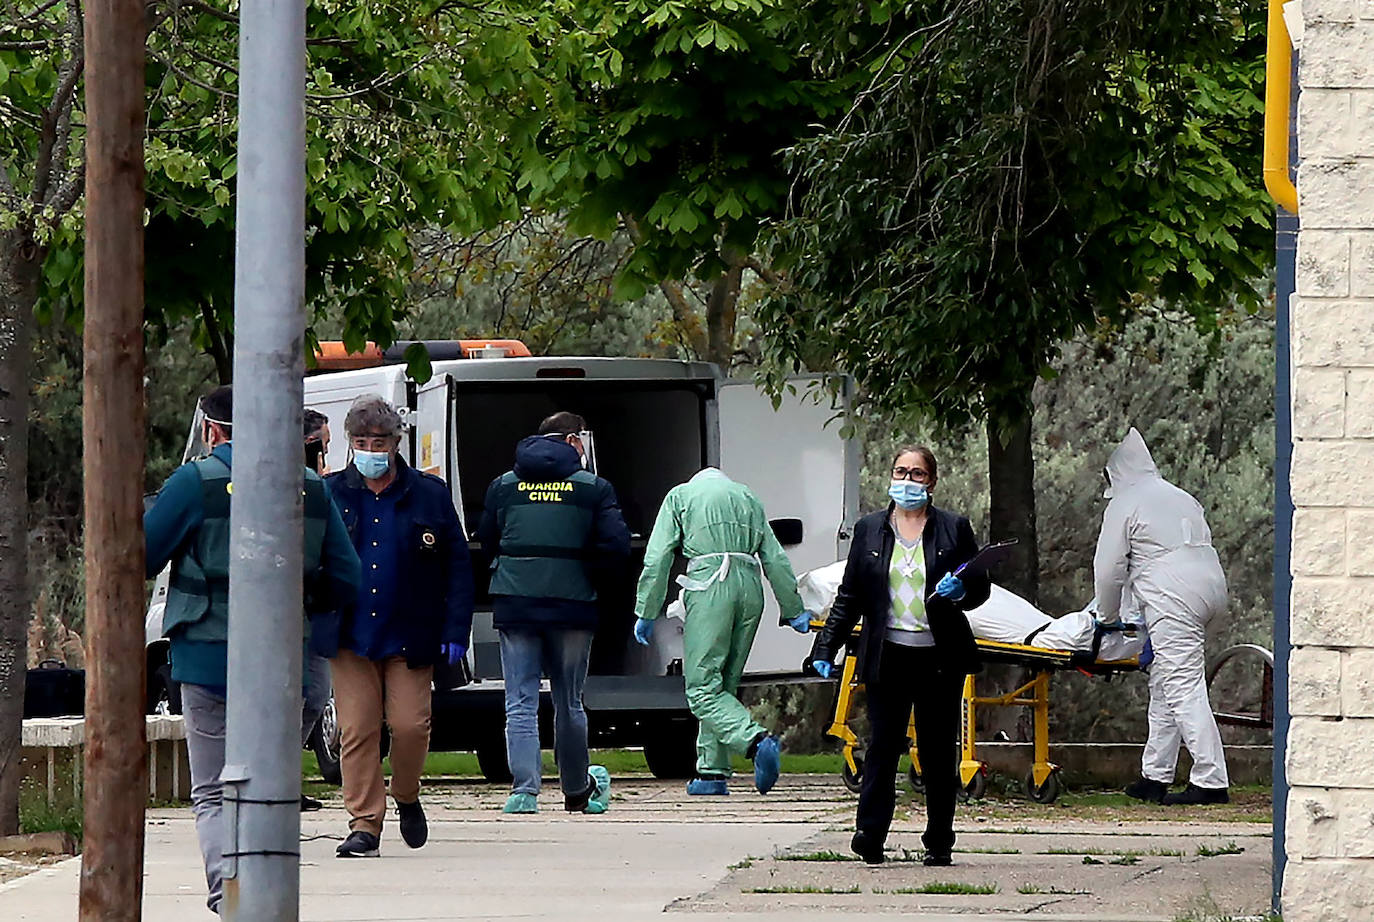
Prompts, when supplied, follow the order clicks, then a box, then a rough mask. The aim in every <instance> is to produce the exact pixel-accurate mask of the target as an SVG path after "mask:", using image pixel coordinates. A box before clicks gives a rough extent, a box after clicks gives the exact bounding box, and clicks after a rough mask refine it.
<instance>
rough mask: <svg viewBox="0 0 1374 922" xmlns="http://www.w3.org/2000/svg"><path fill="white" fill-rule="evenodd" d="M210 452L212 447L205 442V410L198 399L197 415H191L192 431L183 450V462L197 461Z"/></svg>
mask: <svg viewBox="0 0 1374 922" xmlns="http://www.w3.org/2000/svg"><path fill="white" fill-rule="evenodd" d="M208 454H210V447H209V446H208V445H206V444H205V411H204V410H202V409H201V408H200V402H199V401H197V402H196V412H195V415H194V416H192V417H191V431H190V433H189V434H188V435H187V436H186V447H185V448H184V449H183V450H182V452H181V463H182V464H185V463H186V462H187V461H195V460H198V459H200V458H204V457H205V456H206V455H208Z"/></svg>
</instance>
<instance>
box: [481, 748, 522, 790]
mask: <svg viewBox="0 0 1374 922" xmlns="http://www.w3.org/2000/svg"><path fill="white" fill-rule="evenodd" d="M477 768H478V769H479V770H480V771H481V772H482V777H483V778H485V779H487V780H488V781H490V782H492V783H493V784H510V783H511V781H513V780H514V778H515V776H514V775H512V774H511V771H510V764H509V763H507V762H506V741H505V740H503V739H499V738H498V739H495V740H488V741H487V742H485V743H482V744H479V745H478V747H477Z"/></svg>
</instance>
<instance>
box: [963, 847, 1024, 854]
mask: <svg viewBox="0 0 1374 922" xmlns="http://www.w3.org/2000/svg"><path fill="white" fill-rule="evenodd" d="M955 851H956V852H962V853H964V854H966V855H1019V854H1021V849H1019V848H956V849H955Z"/></svg>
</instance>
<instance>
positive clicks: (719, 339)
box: [705, 253, 744, 374]
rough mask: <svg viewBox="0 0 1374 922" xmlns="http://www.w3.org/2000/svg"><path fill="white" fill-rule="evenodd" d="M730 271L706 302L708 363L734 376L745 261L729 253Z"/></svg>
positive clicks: (718, 282) (719, 280)
mask: <svg viewBox="0 0 1374 922" xmlns="http://www.w3.org/2000/svg"><path fill="white" fill-rule="evenodd" d="M725 258H726V269H725V271H724V272H722V273H721V275H720V277H719V278H718V279H716V281H715V283H714V284H712V286H711V297H710V298H709V299H708V300H707V302H706V356H705V357H706V361H708V362H715V363H716V364H717V365H719V366H720V370H721V371H723V372H725V373H726V374H729V373H730V364H731V362H733V361H734V357H735V321H736V319H737V318H738V316H739V291H740V285H741V282H742V280H743V278H744V258H743V257H742V256H740V255H739V254H737V253H726V254H725Z"/></svg>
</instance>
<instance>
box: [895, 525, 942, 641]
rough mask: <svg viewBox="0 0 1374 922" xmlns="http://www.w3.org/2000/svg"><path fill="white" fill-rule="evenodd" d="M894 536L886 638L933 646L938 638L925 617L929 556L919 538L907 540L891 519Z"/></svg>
mask: <svg viewBox="0 0 1374 922" xmlns="http://www.w3.org/2000/svg"><path fill="white" fill-rule="evenodd" d="M889 527H890V528H891V529H892V533H893V536H894V537H895V538H896V541H895V542H894V544H893V546H892V564H891V566H890V567H888V571H887V573H888V575H887V585H888V590H889V592H888V595H889V597H890V598H891V600H892V608H891V609H890V610H889V612H888V615H887V639H888V640H890V641H892V642H893V643H899V644H901V645H902V646H904V647H933V646H935V638H934V637H933V636H932V635H931V633H930V624H929V623H928V622H927V621H926V601H925V597H926V592H925V589H926V558H925V546H924V544H923V543H922V541H921V539H920V538H917V539H916V540H915V541H914V542H907V541H906V540H905V539H904V538H903V537H902V533H901V532H900V531H898V530H897V524H896V523H895V522H890V523H889Z"/></svg>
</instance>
